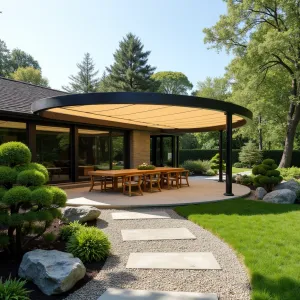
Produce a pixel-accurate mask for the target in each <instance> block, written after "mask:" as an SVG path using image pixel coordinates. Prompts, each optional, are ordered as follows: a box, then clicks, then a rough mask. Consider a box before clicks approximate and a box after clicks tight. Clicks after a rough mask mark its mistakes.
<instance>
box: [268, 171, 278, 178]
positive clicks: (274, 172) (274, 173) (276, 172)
mask: <svg viewBox="0 0 300 300" xmlns="http://www.w3.org/2000/svg"><path fill="white" fill-rule="evenodd" d="M266 175H267V176H277V177H278V176H279V175H280V172H279V171H278V170H269V171H267V173H266Z"/></svg>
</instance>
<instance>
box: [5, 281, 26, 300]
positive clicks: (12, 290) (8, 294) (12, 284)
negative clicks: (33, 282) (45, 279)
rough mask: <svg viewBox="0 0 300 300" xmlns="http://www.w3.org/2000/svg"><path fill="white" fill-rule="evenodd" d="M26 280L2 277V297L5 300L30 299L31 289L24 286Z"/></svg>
mask: <svg viewBox="0 0 300 300" xmlns="http://www.w3.org/2000/svg"><path fill="white" fill-rule="evenodd" d="M25 284H26V280H22V279H11V278H10V277H9V278H8V279H7V280H6V281H4V282H3V281H2V278H0V299H3V300H4V299H5V300H30V297H29V294H30V292H31V291H29V290H27V289H26V288H25V287H24V286H25Z"/></svg>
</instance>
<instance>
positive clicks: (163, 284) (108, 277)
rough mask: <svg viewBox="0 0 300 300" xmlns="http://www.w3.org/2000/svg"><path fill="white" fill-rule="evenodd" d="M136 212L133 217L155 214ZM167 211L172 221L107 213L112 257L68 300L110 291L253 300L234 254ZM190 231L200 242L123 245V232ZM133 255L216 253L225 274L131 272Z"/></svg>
mask: <svg viewBox="0 0 300 300" xmlns="http://www.w3.org/2000/svg"><path fill="white" fill-rule="evenodd" d="M150 210H155V209H144V210H143V209H136V210H130V211H150ZM157 210H165V211H167V212H168V214H169V215H170V216H171V219H148V220H113V219H112V217H111V213H112V212H115V211H116V210H102V213H101V219H100V220H99V221H98V224H97V225H98V227H99V228H101V229H103V231H104V232H105V233H106V234H108V236H109V239H110V241H111V243H112V255H111V256H109V257H108V259H107V260H106V263H105V265H104V267H103V269H102V270H101V271H100V272H99V274H98V275H97V276H96V277H95V279H94V280H92V281H90V282H89V283H88V284H86V285H85V286H84V287H82V288H81V289H79V290H77V291H76V292H75V293H74V294H72V295H70V296H68V297H67V298H66V299H67V300H81V299H82V300H97V299H98V297H99V296H100V295H101V294H102V293H104V291H105V290H106V289H107V288H108V287H115V288H131V289H141V290H158V291H159V290H160V291H183V292H202V293H217V294H218V296H219V299H220V300H231V299H232V300H248V299H250V284H249V279H248V275H247V272H246V269H245V267H244V266H243V265H242V264H241V262H240V261H239V260H238V258H237V256H236V255H235V253H234V252H233V250H232V249H231V248H230V247H229V246H228V245H227V244H225V243H224V242H222V241H221V240H220V239H218V238H217V237H216V236H214V235H212V234H211V233H210V232H208V231H206V230H204V229H203V228H201V227H200V226H197V225H196V224H194V223H192V222H190V221H188V220H186V219H184V218H182V217H180V216H178V215H177V214H176V213H175V212H174V211H173V210H172V209H161V208H160V209H157ZM170 227H173V228H176V227H186V228H188V229H189V230H190V231H191V232H192V233H193V234H194V235H195V236H196V237H197V239H196V240H164V241H126V242H123V241H122V236H121V229H145V228H170ZM132 252H212V253H213V255H214V256H215V258H216V259H217V261H218V263H219V264H220V266H221V268H222V270H159V269H154V270H149V269H145V270H144V269H126V263H127V260H128V257H129V254H130V253H132Z"/></svg>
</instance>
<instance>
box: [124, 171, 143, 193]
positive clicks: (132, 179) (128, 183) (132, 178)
mask: <svg viewBox="0 0 300 300" xmlns="http://www.w3.org/2000/svg"><path fill="white" fill-rule="evenodd" d="M142 178H143V175H140V174H133V175H126V176H124V177H123V194H124V195H125V194H127V191H126V187H128V195H129V196H130V197H131V195H132V194H138V195H143V191H142V188H141V185H142ZM136 179H137V180H136ZM133 187H137V188H138V192H132V188H133Z"/></svg>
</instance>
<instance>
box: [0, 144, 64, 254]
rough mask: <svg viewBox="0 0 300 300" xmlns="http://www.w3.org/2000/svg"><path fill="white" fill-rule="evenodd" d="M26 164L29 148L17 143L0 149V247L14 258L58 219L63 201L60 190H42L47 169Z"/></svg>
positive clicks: (28, 157) (29, 157)
mask: <svg viewBox="0 0 300 300" xmlns="http://www.w3.org/2000/svg"><path fill="white" fill-rule="evenodd" d="M30 160H31V152H30V150H29V148H28V147H27V146H26V145H24V144H22V143H20V142H8V143H5V144H2V145H1V146H0V162H1V166H0V224H1V225H2V228H1V233H0V247H1V248H4V249H5V250H8V251H9V252H10V254H12V255H14V256H20V255H21V254H22V251H23V249H24V248H25V247H26V245H27V244H28V243H30V242H31V241H33V240H35V239H37V238H38V237H40V236H42V235H43V234H44V233H45V231H46V230H47V228H48V227H49V226H50V225H51V224H52V222H53V220H54V219H56V218H59V217H61V211H60V207H63V206H65V203H66V201H67V196H66V193H65V192H64V191H63V190H61V189H59V188H57V187H49V186H45V183H46V182H47V180H48V179H49V175H48V171H47V169H46V168H45V167H44V166H42V165H40V164H37V163H31V162H30Z"/></svg>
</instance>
